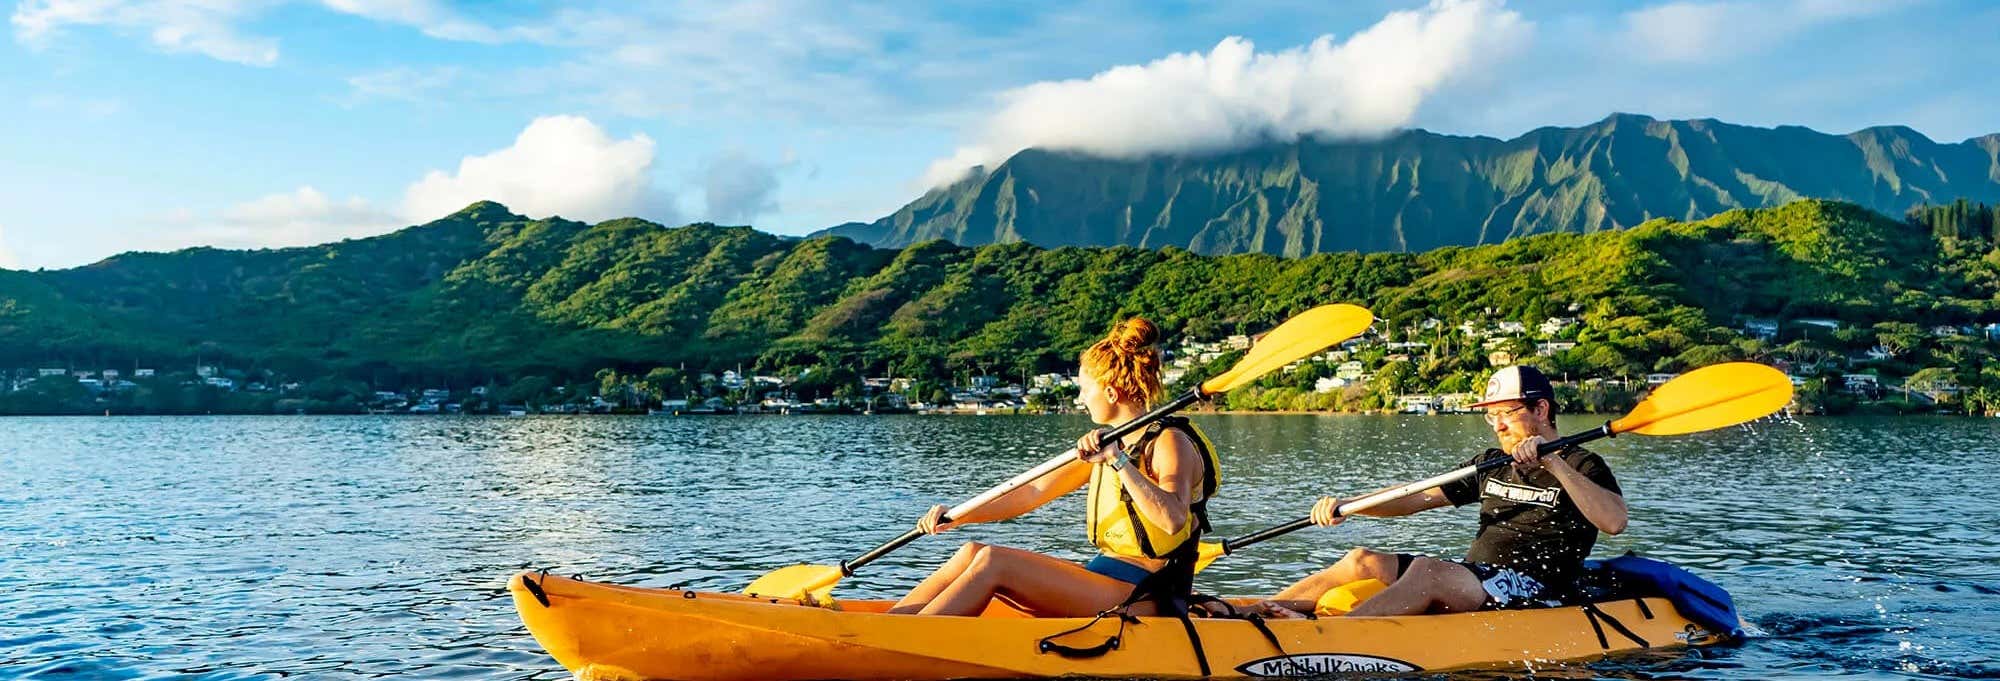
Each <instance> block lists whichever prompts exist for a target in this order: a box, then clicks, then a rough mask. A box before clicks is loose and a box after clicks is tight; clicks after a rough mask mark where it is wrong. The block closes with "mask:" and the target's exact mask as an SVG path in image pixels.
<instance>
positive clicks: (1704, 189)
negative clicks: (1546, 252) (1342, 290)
mask: <svg viewBox="0 0 2000 681" xmlns="http://www.w3.org/2000/svg"><path fill="white" fill-rule="evenodd" d="M1802 198H1821V199H1834V200H1841V201H1847V202H1851V203H1855V204H1858V205H1861V206H1863V207H1866V208H1869V209H1871V210H1875V211H1878V212H1882V213H1886V214H1891V215H1901V214H1902V213H1903V212H1904V211H1906V210H1908V209H1910V208H1912V207H1914V206H1917V205H1921V204H1925V203H1948V202H1950V201H1952V200H1955V199H1959V198H1967V199H1971V200H1974V201H1982V202H1993V201H1996V200H2000V134H1994V135H1987V136H1983V137H1977V138H1973V139H1969V140H1966V141H1964V142H1960V143H1957V144H1940V143H1937V142H1934V141H1932V140H1931V139H1929V138H1928V137H1925V136H1923V135H1922V134H1921V133H1918V132H1916V131H1915V130H1912V129H1910V128H1908V127H1904V126H1883V127H1873V128H1867V129H1864V130H1860V131H1856V132H1853V133H1850V134H1847V135H1831V134H1826V133H1820V132H1816V131H1813V130H1810V129H1808V128H1804V127H1798V126H1780V127H1777V128H1757V127H1749V126H1741V125H1733V124H1729V123H1723V122H1720V121H1716V120H1713V119H1696V120H1683V121H1661V120H1655V119H1653V118H1650V117H1647V116H1640V115H1634V114H1614V115H1612V116H1610V117H1608V118H1605V119H1604V120H1602V121H1599V122H1597V123H1595V124H1592V125H1588V126H1583V127H1578V128H1561V127H1544V128H1538V129H1535V130H1532V131H1529V132H1528V133H1526V134H1523V135H1521V136H1520V137H1516V138H1513V139H1509V140H1500V139H1495V138H1491V137H1466V136H1452V135H1442V134H1438V133H1432V132H1428V131H1424V130H1409V131H1405V132H1401V133H1398V134H1395V135H1392V136H1389V137H1387V138H1384V139H1380V140H1366V141H1349V140H1319V139H1310V138H1309V139H1302V140H1300V141H1297V142H1294V143H1289V144H1272V145H1266V146H1262V147H1257V148H1253V149H1248V150H1243V151H1236V152H1230V153H1222V154H1214V155H1206V156H1158V157H1150V158H1144V159H1137V160H1121V159H1108V158H1100V157H1094V156H1090V155H1087V154H1081V153H1073V152H1061V151H1049V150H1043V149H1028V150H1025V151H1022V152H1020V153H1018V154H1016V155H1014V156H1013V157H1012V158H1009V159H1008V160H1006V161H1005V162H1003V163H1001V164H999V165H998V166H996V167H994V168H991V169H985V168H976V169H974V170H973V171H971V172H970V173H969V174H968V175H967V176H966V177H964V178H962V179H960V180H958V181H956V182H954V183H952V184H950V185H948V186H945V187H939V188H935V189H932V190H930V191H929V192H926V193H925V194H924V195H923V196H922V197H919V198H918V199H916V200H915V201H912V202H911V203H910V204H908V205H906V206H904V207H903V208H902V209H900V210H897V211H896V212H895V213H893V214H891V215H889V216H887V217H884V218H882V219H880V220H877V221H875V222H872V223H866V224H863V223H848V224H845V225H841V226H838V227H833V228H829V229H827V230H822V231H821V232H820V233H819V234H834V235H840V236H847V237H849V238H852V239H854V240H856V241H859V242H862V243H867V244H871V245H875V246H881V247H898V246H904V245H909V244H912V243H916V242H920V241H924V240H928V239H946V240H950V241H952V242H954V243H958V244H961V245H981V244H988V243H1007V242H1012V241H1025V242H1029V243H1033V244H1036V245H1041V246H1048V247H1056V246H1117V245H1123V246H1138V247H1144V248H1159V247H1164V246H1175V247H1180V248H1185V249H1188V250H1191V251H1194V252H1196V253H1202V254H1210V255H1220V254H1229V253H1269V254H1273V255H1282V256H1287V257H1299V256H1304V255H1310V254H1314V253H1324V252H1334V251H1348V250H1352V251H1362V252H1378V251H1390V252H1420V251H1426V250H1430V249H1434V248H1439V247H1443V246H1470V245H1478V244H1491V243H1498V242H1501V241H1504V240H1506V239H1510V238H1514V237H1520V236H1527V235H1533V234H1545V233H1556V232H1574V233H1589V232H1595V231H1600V230H1606V229H1621V228H1628V227H1632V226H1634V225H1638V224H1640V223H1643V222H1645V221H1647V220H1651V219H1654V218H1663V217H1664V218H1672V219H1682V220H1698V219H1702V218H1706V217H1709V216H1713V215H1717V214H1721V213H1723V212H1725V211H1728V210H1733V209H1738V208H1759V207H1771V206H1777V205H1782V204H1785V203H1788V202H1791V201H1795V200H1798V199H1802Z"/></svg>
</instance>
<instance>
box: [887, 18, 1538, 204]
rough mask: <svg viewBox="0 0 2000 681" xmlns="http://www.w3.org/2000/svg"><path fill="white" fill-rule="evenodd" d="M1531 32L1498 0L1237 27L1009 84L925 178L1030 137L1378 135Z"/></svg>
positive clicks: (1190, 144) (996, 155)
mask: <svg viewBox="0 0 2000 681" xmlns="http://www.w3.org/2000/svg"><path fill="white" fill-rule="evenodd" d="M1532 30H1533V27H1532V25H1531V24H1530V23H1529V22H1527V21H1526V20H1524V19H1522V18H1521V16H1520V15H1519V14H1517V13H1515V12H1513V11H1511V10H1506V9H1504V8H1502V6H1501V3H1500V2H1499V1H1498V0H1435V1H1434V2H1432V3H1431V4H1430V5H1428V6H1426V7H1425V8H1423V9H1419V10H1411V11H1401V12H1392V13H1390V14H1389V15H1387V16H1385V17H1383V18H1382V20H1381V21H1379V22H1377V23H1376V24H1375V25H1374V26H1371V27H1369V28H1367V29H1365V30H1363V31H1361V32H1359V33H1356V34H1354V35H1353V36H1351V37H1349V38H1348V39H1347V41H1346V42H1342V43H1336V42H1335V41H1334V39H1333V37H1332V36H1321V37H1320V38H1319V39H1317V40H1314V41H1313V42H1312V44H1310V45H1307V46H1304V47H1298V48H1292V49H1288V50H1284V51H1282V52H1275V53H1260V52H1257V51H1256V49H1255V46H1254V45H1252V44H1251V43H1250V41H1248V40H1244V39H1242V38H1235V37H1232V38H1228V39H1225V40H1223V41H1222V42H1221V43H1220V44H1217V45H1216V46H1215V49H1214V50H1212V51H1210V52H1209V53H1207V54H1201V53H1194V52H1190V53H1183V54H1174V55H1169V56H1167V57H1164V58H1161V59H1158V60H1155V61H1153V62H1151V63H1148V64H1144V65H1137V66H1119V67H1116V68H1112V69H1110V70H1108V71H1104V72H1102V73H1099V74H1097V75H1095V76H1092V77H1090V78H1088V79H1082V80H1065V81H1054V82H1042V83H1036V84H1033V85H1029V86H1027V87H1023V88H1018V89H1015V90H1012V91H1009V92H1007V93H1005V94H1003V95H1002V101H1003V103H1004V104H1003V106H1002V107H1001V108H1000V110H999V111H998V112H996V113H995V114H993V116H992V117H991V118H990V119H989V120H987V121H986V122H985V124H984V125H983V126H982V130H981V132H980V133H979V136H978V141H977V142H976V143H974V144H970V145H966V146H963V147H961V148H959V149H958V150H957V151H956V152H955V153H954V154H953V155H952V156H951V157H949V158H946V159H943V160H940V161H938V162H936V163H934V164H932V166H931V168H930V171H929V172H928V173H926V175H925V182H927V183H929V184H932V185H936V184H942V183H945V182H949V181H951V180H953V179H955V178H957V177H959V176H960V175H962V173H963V172H964V171H965V170H966V169H967V168H969V167H970V166H972V165H976V164H992V163H994V162H997V161H1000V160H1003V159H1005V158H1006V157H1008V156H1011V155H1013V153H1014V152H1017V151H1019V150H1021V149H1025V148H1028V147H1044V148H1053V149H1067V150H1076V151H1084V152H1089V153H1094V154H1099V155H1106V156H1114V157H1133V156H1143V155H1147V154H1155V153H1185V152H1199V151H1214V150H1222V149H1231V148H1238V147H1242V146H1248V145H1252V144H1257V143H1261V142H1265V141H1270V140H1292V139H1296V138H1298V137H1300V136H1304V135H1327V136H1340V137H1350V136H1372V135H1380V134H1385V133H1387V132H1389V131H1391V130H1394V129H1396V128H1398V127H1400V126H1403V125H1406V124H1407V123H1409V121H1410V120H1411V118H1412V117H1413V116H1415V114H1416V113H1417V110H1418V108H1419V107H1420V105H1422V104H1423V102H1424V100H1425V99H1426V98H1427V97H1428V96H1430V95H1431V94H1432V93H1434V92H1435V91H1437V90H1438V89H1439V88H1441V87H1443V86H1445V85H1447V84H1449V83H1451V82H1453V81H1455V80H1459V79H1463V78H1467V77H1470V76H1472V75H1473V74H1474V72H1476V71H1480V70H1482V69H1489V68H1491V67H1493V66H1494V64H1495V63H1496V62H1497V61H1499V60H1501V59H1503V58H1505V57H1506V56H1508V55H1510V54H1512V53H1514V52H1515V51H1517V50H1518V49H1519V48H1520V46H1522V45H1523V44H1525V42H1526V40H1527V37H1528V35H1529V34H1530V33H1531V32H1532Z"/></svg>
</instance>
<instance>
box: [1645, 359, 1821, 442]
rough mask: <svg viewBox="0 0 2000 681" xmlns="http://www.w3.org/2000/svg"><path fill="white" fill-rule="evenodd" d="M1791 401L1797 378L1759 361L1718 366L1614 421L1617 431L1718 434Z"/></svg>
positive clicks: (1669, 385)
mask: <svg viewBox="0 0 2000 681" xmlns="http://www.w3.org/2000/svg"><path fill="white" fill-rule="evenodd" d="M1791 402H1792V379H1791V378H1790V377H1788V376H1786V375H1785V372H1782V371H1779V370H1777V369H1773V368H1771V367H1767V366H1764V365H1762V364H1757V363H1754V362H1728V363H1724V364H1714V365H1710V366H1705V367H1702V368H1700V369H1696V370H1694V371H1690V372H1687V373H1685V374H1681V375H1680V376H1679V377H1677V378H1675V379H1674V380H1671V381H1667V382H1666V383H1665V384H1663V385H1661V386H1660V387H1658V388H1655V389H1654V390H1653V394H1651V395H1648V396H1647V397H1646V399H1645V401H1643V402H1640V403H1639V406H1637V407H1633V408H1632V412H1631V413H1629V414H1626V415H1625V417H1624V418H1621V419H1618V420H1616V421H1612V422H1611V432H1613V433H1638V434H1640V435H1679V434H1681V433H1693V432H1697V431H1703V430H1712V429H1715V428H1721V427H1723V426H1733V425H1736V424H1738V423H1743V422H1745V421H1751V420H1754V419H1760V418H1763V417H1766V416H1770V415H1771V414H1774V413H1777V411H1778V410H1779V409H1783V408H1785V405H1787V404H1790V403H1791Z"/></svg>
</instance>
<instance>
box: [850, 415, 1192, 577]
mask: <svg viewBox="0 0 2000 681" xmlns="http://www.w3.org/2000/svg"><path fill="white" fill-rule="evenodd" d="M1205 397H1206V395H1203V394H1202V392H1201V389H1200V388H1195V389H1192V390H1189V391H1187V392H1186V393H1183V394H1182V395H1181V396H1180V397H1176V398H1174V399H1173V400H1172V401H1170V402H1167V403H1166V404H1162V405H1160V406H1158V407H1154V408H1153V410H1152V411H1149V412H1146V413H1144V414H1141V415H1139V417H1138V418H1135V419H1132V420H1130V421H1126V422H1124V423H1121V424H1118V425H1117V426H1115V427H1113V428H1111V429H1110V430H1107V431H1104V434H1103V435H1099V436H1098V437H1099V438H1100V439H1101V440H1103V441H1110V440H1116V439H1118V438H1121V437H1125V436H1126V435H1130V434H1132V431H1135V430H1138V429H1140V428H1144V427H1146V426H1149V425H1152V424H1153V422H1154V421H1158V420H1160V419H1161V418H1163V417H1165V416H1167V415H1168V414H1172V413H1174V412H1177V411H1180V410H1182V409H1184V408H1186V407H1187V406H1188V405H1190V404H1194V403H1196V402H1200V401H1201V400H1202V399H1204V398H1205ZM949 520H951V518H948V517H947V518H940V519H939V521H940V522H944V521H949ZM921 536H924V531H923V530H918V529H912V530H910V531H908V532H904V533H903V534H902V536H899V537H896V538H895V539H891V540H889V542H888V543H886V544H883V545H881V546H877V547H875V548H874V550H871V551H869V552H867V553H864V554H861V555H860V556H859V557H856V558H855V559H854V560H843V561H841V562H840V574H841V575H843V576H847V577H853V576H854V571H855V570H857V569H860V568H861V566H863V565H867V564H869V563H872V562H874V561H875V559H877V558H881V557H882V556H885V555H888V553H889V552H890V551H894V550H896V549H899V548H902V547H903V545H904V544H908V543H910V542H913V541H916V540H917V538H918V537H921Z"/></svg>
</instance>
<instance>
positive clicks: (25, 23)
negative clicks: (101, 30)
mask: <svg viewBox="0 0 2000 681" xmlns="http://www.w3.org/2000/svg"><path fill="white" fill-rule="evenodd" d="M263 4H264V3H262V2H259V1H258V0H201V1H199V2H176V1H173V0H154V1H131V0H23V2H22V3H21V4H19V5H17V6H15V8H14V14H13V16H12V17H11V21H12V23H13V24H14V36H15V38H16V39H18V40H20V41H21V42H22V43H24V44H27V45H30V46H37V47H39V46H42V45H45V44H46V43H47V42H48V41H49V40H51V39H52V38H53V36H55V35H56V34H57V33H58V32H60V31H61V29H62V28H63V27H65V26H104V27H108V28H111V29H113V30H116V31H119V32H121V33H143V34H145V35H146V36H147V38H148V39H150V40H151V41H152V43H153V46H154V47H157V48H159V49H161V50H165V51H167V52H172V53H195V54H202V55H207V56H209V57H213V58H216V59H220V60H223V61H228V62H235V63H238V64H247V65H250V66H270V65H271V64H274V63H276V62H277V61H278V41H277V40H274V39H271V38H264V37H256V36H246V35H242V34H241V33H239V32H238V31H237V30H236V24H237V23H239V22H240V21H242V20H243V19H244V18H245V17H246V16H247V15H249V14H250V13H251V12H252V11H253V10H255V9H258V8H259V7H261V5H263Z"/></svg>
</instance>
